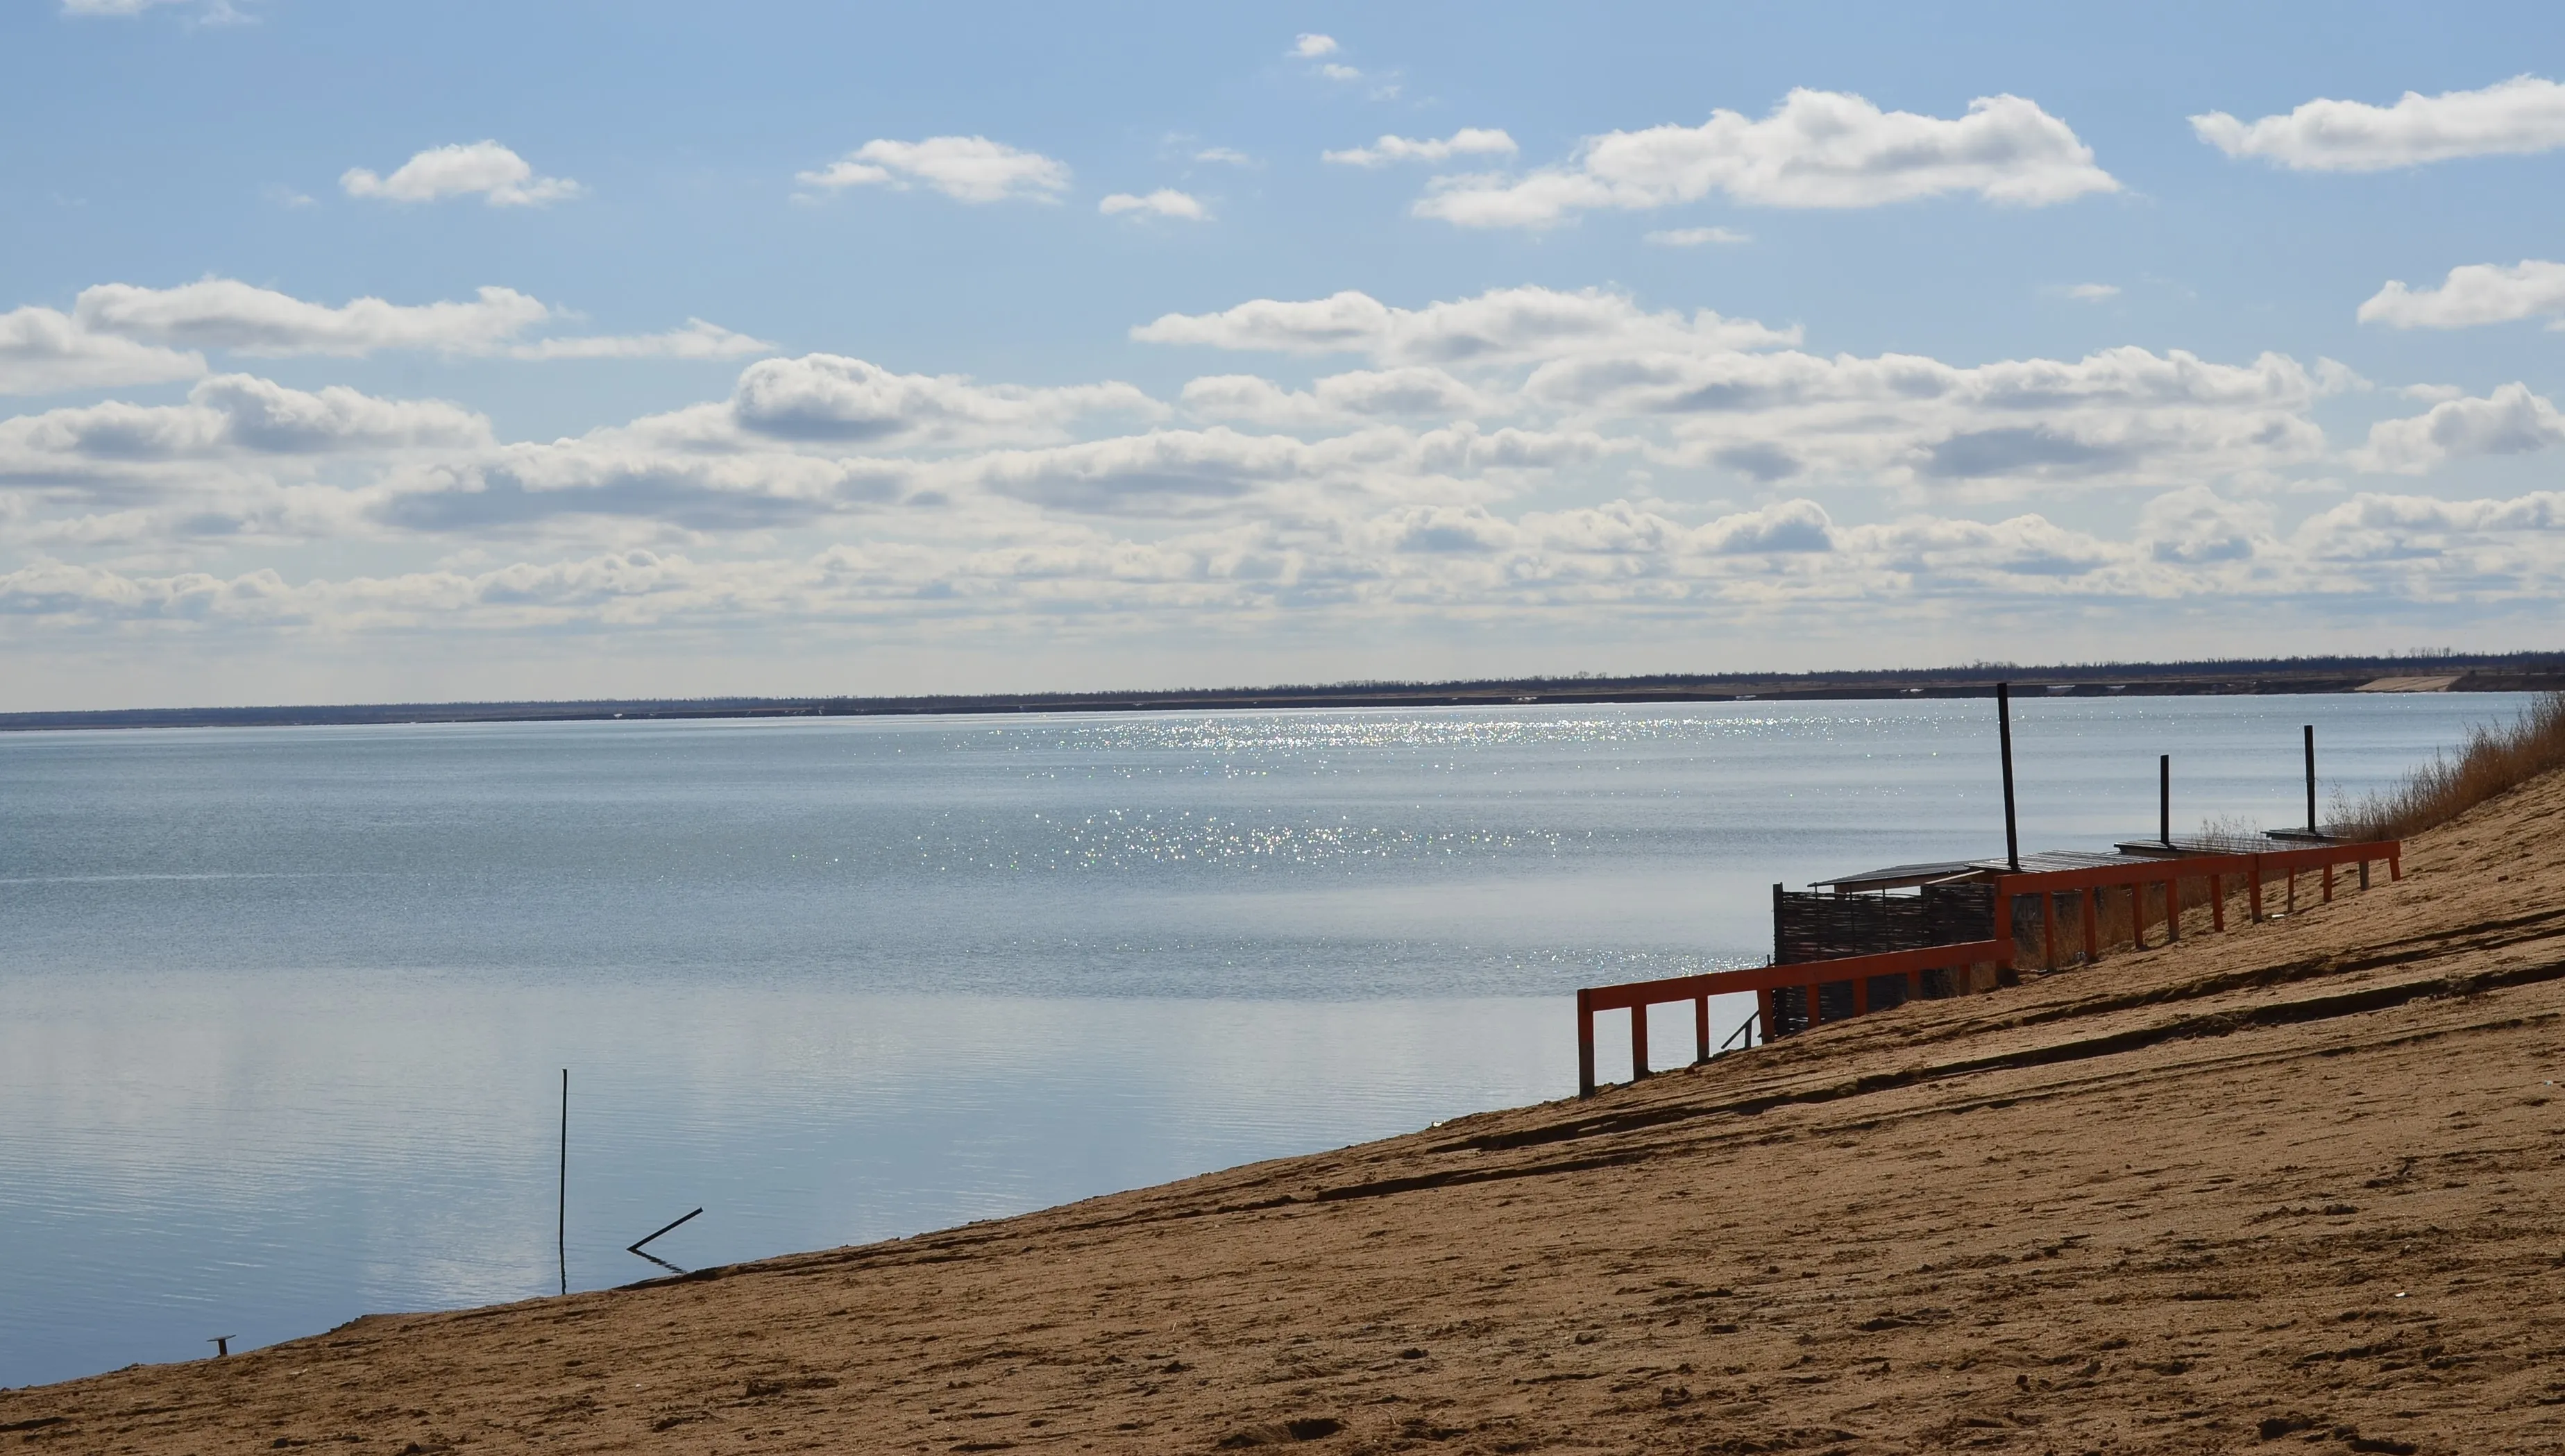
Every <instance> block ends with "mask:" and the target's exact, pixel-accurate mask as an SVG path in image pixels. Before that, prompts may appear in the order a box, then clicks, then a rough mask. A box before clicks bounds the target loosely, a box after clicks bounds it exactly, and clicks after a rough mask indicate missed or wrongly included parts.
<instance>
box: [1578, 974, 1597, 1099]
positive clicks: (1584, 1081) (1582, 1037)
mask: <svg viewBox="0 0 2565 1456" xmlns="http://www.w3.org/2000/svg"><path fill="white" fill-rule="evenodd" d="M1576 1094H1577V1095H1578V1096H1580V1097H1590V1096H1592V1095H1594V1007H1593V1005H1592V1003H1591V1002H1590V1001H1589V1000H1588V993H1587V992H1586V991H1585V989H1584V988H1583V987H1579V988H1577V992H1576Z"/></svg>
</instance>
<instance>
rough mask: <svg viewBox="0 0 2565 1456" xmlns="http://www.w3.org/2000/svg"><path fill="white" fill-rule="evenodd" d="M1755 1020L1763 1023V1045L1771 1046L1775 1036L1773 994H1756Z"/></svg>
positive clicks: (1758, 992)
mask: <svg viewBox="0 0 2565 1456" xmlns="http://www.w3.org/2000/svg"><path fill="white" fill-rule="evenodd" d="M1754 1018H1755V1020H1757V1021H1759V1022H1761V1023H1763V1044H1764V1045H1765V1046H1767V1047H1768V1046H1770V1045H1771V1044H1772V1038H1773V1036H1774V1033H1773V1031H1772V993H1771V992H1769V991H1757V992H1755V993H1754Z"/></svg>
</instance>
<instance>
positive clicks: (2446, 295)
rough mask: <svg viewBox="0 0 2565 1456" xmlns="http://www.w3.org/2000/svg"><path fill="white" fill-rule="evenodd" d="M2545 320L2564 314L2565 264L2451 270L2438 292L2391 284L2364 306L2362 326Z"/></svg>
mask: <svg viewBox="0 0 2565 1456" xmlns="http://www.w3.org/2000/svg"><path fill="white" fill-rule="evenodd" d="M2546 314H2565V263H2546V262H2541V261H2539V260H2537V259H2535V258H2524V259H2522V260H2521V261H2520V262H2518V263H2514V264H2511V265H2510V266H2508V267H2506V266H2504V265H2502V264H2499V263H2470V264H2467V265H2465V266H2463V267H2459V268H2452V269H2450V270H2449V276H2448V278H2446V279H2444V280H2442V283H2441V286H2440V287H2439V288H2424V289H2409V288H2407V287H2406V286H2405V285H2404V284H2403V283H2401V282H2397V281H2393V280H2391V281H2390V282H2389V283H2388V285H2387V286H2386V287H2385V288H2382V289H2380V290H2379V291H2378V292H2377V293H2375V294H2373V295H2372V296H2371V297H2370V298H2369V300H2368V301H2367V302H2366V303H2363V304H2362V305H2361V306H2360V322H2362V323H2364V324H2385V325H2387V326H2389V327H2390V328H2395V329H2470V328H2473V327H2475V326H2477V325H2479V324H2508V323H2510V322H2512V321H2513V320H2515V319H2533V318H2537V317H2539V316H2541V315H2546ZM2551 327H2554V326H2551Z"/></svg>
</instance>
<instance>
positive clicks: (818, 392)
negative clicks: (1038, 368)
mask: <svg viewBox="0 0 2565 1456" xmlns="http://www.w3.org/2000/svg"><path fill="white" fill-rule="evenodd" d="M1165 409H1166V407H1165V406H1164V405H1162V404H1160V403H1158V402H1157V401H1156V400H1154V399H1152V398H1150V397H1149V396H1148V395H1147V394H1145V393H1143V392H1141V391H1140V390H1139V389H1137V388H1135V387H1133V386H1132V385H1129V384H1125V383H1120V382H1106V383H1102V384H1078V385H1070V386H1067V387H1064V388H1051V389H1038V388H1027V387H1024V386H1022V385H1010V384H1001V385H982V384H975V383H973V382H971V381H970V380H969V379H966V378H963V377H961V376H959V375H955V374H901V373H893V372H892V371H890V370H889V369H885V368H883V367H881V366H880V365H879V364H868V363H866V362H865V361H863V360H859V359H848V358H845V357H844V356H841V355H833V354H812V355H804V356H802V357H801V358H799V359H770V360H763V361H760V362H759V363H757V364H750V365H749V366H748V367H747V368H746V369H744V370H742V371H741V373H740V376H739V384H738V387H737V388H736V389H735V390H734V391H733V392H732V395H731V400H730V406H729V412H730V415H731V417H732V419H733V420H735V421H736V423H737V425H738V427H739V428H740V429H742V430H745V431H747V432H749V433H750V434H752V435H760V436H766V437H769V438H773V439H782V440H810V441H867V442H869V441H879V440H886V439H891V438H909V439H915V438H927V439H950V438H953V437H955V436H957V435H962V434H974V435H985V434H987V433H989V432H993V431H994V432H1013V433H1018V434H1022V433H1026V432H1032V433H1035V434H1042V435H1048V434H1052V433H1055V432H1057V431H1058V429H1059V428H1060V427H1061V426H1062V425H1063V424H1065V423H1066V422H1067V421H1069V420H1071V419H1073V418H1075V417H1077V416H1079V415H1083V414H1094V413H1122V414H1136V415H1141V416H1155V415H1160V414H1163V413H1165Z"/></svg>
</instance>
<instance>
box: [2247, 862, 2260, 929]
mask: <svg viewBox="0 0 2565 1456" xmlns="http://www.w3.org/2000/svg"><path fill="white" fill-rule="evenodd" d="M2244 897H2245V899H2246V900H2248V901H2250V902H2251V909H2252V918H2253V923H2254V924H2256V925H2259V924H2261V923H2262V861H2261V860H2259V859H2255V860H2254V861H2253V864H2252V867H2251V868H2249V869H2247V870H2245V871H2244Z"/></svg>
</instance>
